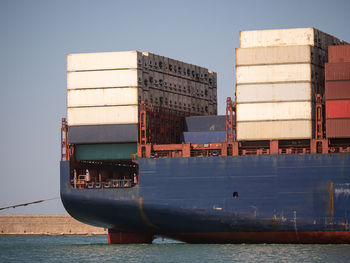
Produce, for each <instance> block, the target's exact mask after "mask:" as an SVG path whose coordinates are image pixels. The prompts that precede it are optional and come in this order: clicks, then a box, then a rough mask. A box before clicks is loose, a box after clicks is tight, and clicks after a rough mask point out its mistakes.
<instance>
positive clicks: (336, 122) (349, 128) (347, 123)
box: [326, 119, 350, 138]
mask: <svg viewBox="0 0 350 263" xmlns="http://www.w3.org/2000/svg"><path fill="white" fill-rule="evenodd" d="M326 134H327V138H350V119H329V120H326Z"/></svg>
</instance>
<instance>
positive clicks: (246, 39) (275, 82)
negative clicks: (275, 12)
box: [235, 28, 343, 141]
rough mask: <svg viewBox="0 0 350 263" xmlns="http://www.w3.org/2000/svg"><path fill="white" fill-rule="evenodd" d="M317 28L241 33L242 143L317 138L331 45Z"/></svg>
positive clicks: (238, 72) (238, 58) (239, 134)
mask: <svg viewBox="0 0 350 263" xmlns="http://www.w3.org/2000/svg"><path fill="white" fill-rule="evenodd" d="M342 43H343V42H342V41H341V40H339V39H337V38H335V37H333V36H331V35H328V34H326V33H323V32H321V31H319V30H317V29H314V28H297V29H278V30H259V31H242V32H240V48H238V49H236V63H235V64H236V101H237V140H240V141H245V140H272V139H279V140H283V139H311V138H313V127H314V125H313V119H314V106H315V105H314V100H315V94H316V93H321V94H322V93H323V91H324V63H325V62H327V56H328V54H327V48H328V46H329V45H336V44H342Z"/></svg>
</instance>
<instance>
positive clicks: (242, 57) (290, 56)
mask: <svg viewBox="0 0 350 263" xmlns="http://www.w3.org/2000/svg"><path fill="white" fill-rule="evenodd" d="M288 63H311V46H286V47H257V48H236V66H244V65H266V64H288Z"/></svg>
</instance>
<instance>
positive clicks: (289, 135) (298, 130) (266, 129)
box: [236, 120, 313, 141]
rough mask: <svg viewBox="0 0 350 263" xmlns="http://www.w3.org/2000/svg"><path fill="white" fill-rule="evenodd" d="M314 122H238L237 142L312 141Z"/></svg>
mask: <svg viewBox="0 0 350 263" xmlns="http://www.w3.org/2000/svg"><path fill="white" fill-rule="evenodd" d="M312 123H313V121H312V120H294V121H262V122H237V129H236V132H237V140H238V141H248V140H249V141H252V140H289V139H311V138H312V137H313V125H312Z"/></svg>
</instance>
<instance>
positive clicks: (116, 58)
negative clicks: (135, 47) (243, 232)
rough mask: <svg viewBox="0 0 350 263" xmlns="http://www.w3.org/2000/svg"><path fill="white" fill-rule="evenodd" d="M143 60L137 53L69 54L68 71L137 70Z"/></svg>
mask: <svg viewBox="0 0 350 263" xmlns="http://www.w3.org/2000/svg"><path fill="white" fill-rule="evenodd" d="M141 58H142V57H141V53H140V52H137V51H125V52H101V53H82V54H69V55H67V71H80V70H106V69H129V68H137V64H138V60H141ZM140 62H141V61H140Z"/></svg>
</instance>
